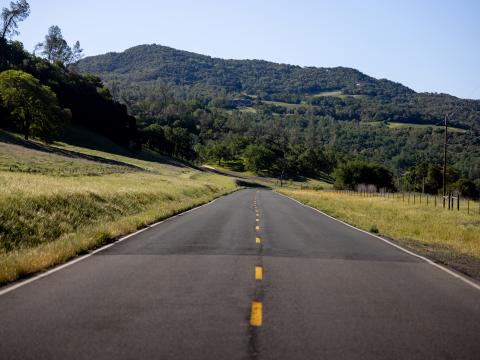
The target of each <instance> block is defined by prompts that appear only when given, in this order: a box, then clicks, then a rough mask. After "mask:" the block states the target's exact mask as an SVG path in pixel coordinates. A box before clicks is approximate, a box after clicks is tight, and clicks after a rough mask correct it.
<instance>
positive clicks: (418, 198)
mask: <svg viewBox="0 0 480 360" xmlns="http://www.w3.org/2000/svg"><path fill="white" fill-rule="evenodd" d="M323 191H325V192H333V193H339V194H348V195H351V196H359V197H365V198H374V197H379V198H385V199H391V200H392V201H399V202H402V203H405V204H406V205H412V206H426V207H432V208H439V209H442V208H443V209H445V211H457V212H463V213H466V214H468V215H480V201H476V200H472V199H469V198H466V197H462V196H461V195H460V194H448V195H446V196H442V195H430V194H424V193H418V192H389V191H386V190H385V189H380V190H378V191H377V189H376V188H375V187H374V186H364V187H358V188H357V190H334V189H332V190H323Z"/></svg>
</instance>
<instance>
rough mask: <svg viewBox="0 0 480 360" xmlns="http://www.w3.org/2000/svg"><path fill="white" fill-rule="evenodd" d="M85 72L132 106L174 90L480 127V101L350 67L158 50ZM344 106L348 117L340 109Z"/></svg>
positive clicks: (97, 62)
mask: <svg viewBox="0 0 480 360" xmlns="http://www.w3.org/2000/svg"><path fill="white" fill-rule="evenodd" d="M78 68H79V70H80V71H82V72H86V73H92V74H95V75H98V76H100V77H101V78H102V80H103V81H105V82H106V83H107V85H109V87H110V89H112V90H113V92H117V93H121V94H122V96H123V97H124V98H125V99H128V100H130V101H131V102H133V103H135V102H138V101H141V99H142V97H144V98H145V97H150V98H151V97H153V98H156V99H158V100H161V96H162V94H157V96H156V95H154V94H152V92H156V91H158V90H159V89H160V88H162V87H167V88H168V89H169V90H170V91H172V92H173V93H174V95H175V96H176V97H177V98H183V99H191V98H195V99H200V100H202V101H206V102H208V101H212V100H214V101H216V102H215V103H216V104H217V105H220V106H221V107H227V108H242V107H246V106H247V107H249V106H252V105H254V104H259V103H261V102H262V101H275V102H277V103H278V102H280V104H277V105H285V104H292V105H312V106H314V107H317V108H319V109H323V110H324V111H323V113H325V114H330V115H333V116H334V117H336V118H338V119H339V120H359V121H366V122H367V121H392V122H401V123H413V124H432V125H435V124H438V123H440V122H442V121H443V118H444V115H445V114H446V113H447V112H452V111H455V112H456V114H455V117H453V118H452V119H451V122H452V124H454V125H455V126H458V127H460V128H464V129H470V128H472V129H477V130H478V129H479V127H480V122H479V113H480V101H476V100H465V99H459V98H456V97H454V96H451V95H448V94H432V93H416V92H415V91H413V90H412V89H410V88H408V87H406V86H404V85H402V84H400V83H396V82H393V81H389V80H386V79H375V78H373V77H371V76H368V75H366V74H363V73H362V72H360V71H359V70H356V69H351V68H345V67H333V68H325V67H300V66H295V65H287V64H277V63H273V62H268V61H264V60H226V59H219V58H214V57H210V56H206V55H200V54H196V53H192V52H187V51H182V50H176V49H173V48H170V47H165V46H161V45H155V44H153V45H140V46H135V47H132V48H130V49H127V50H125V51H124V52H121V53H115V52H111V53H107V54H105V55H98V56H92V57H88V58H85V59H83V60H81V61H80V62H79V64H78ZM281 103H285V104H281ZM287 106H288V105H287ZM338 107H341V108H343V109H345V110H346V111H344V112H343V113H342V112H341V111H336V108H338Z"/></svg>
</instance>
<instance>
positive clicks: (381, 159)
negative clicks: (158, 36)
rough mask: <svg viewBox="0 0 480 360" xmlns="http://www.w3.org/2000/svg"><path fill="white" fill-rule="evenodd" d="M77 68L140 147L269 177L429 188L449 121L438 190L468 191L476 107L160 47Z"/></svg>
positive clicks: (348, 73) (325, 73)
mask: <svg viewBox="0 0 480 360" xmlns="http://www.w3.org/2000/svg"><path fill="white" fill-rule="evenodd" d="M77 67H78V70H79V71H81V72H84V73H91V74H95V75H98V76H99V77H100V78H101V79H102V80H103V81H104V82H105V83H106V84H107V86H108V87H109V88H110V90H111V92H112V95H113V96H114V97H115V98H116V99H117V100H119V101H121V102H123V103H124V104H126V105H127V107H128V108H129V111H130V112H131V113H132V114H133V115H135V116H136V117H137V123H138V125H139V128H140V133H141V136H142V139H143V141H144V143H146V144H147V145H148V146H151V147H152V148H155V149H157V150H159V151H161V152H165V153H167V154H171V155H174V156H178V157H184V158H187V159H188V158H190V159H191V158H200V160H203V161H209V160H211V161H213V160H216V161H218V162H222V161H223V162H226V163H228V162H231V163H238V162H240V163H241V164H243V166H244V167H247V168H249V169H251V170H253V171H256V172H268V173H273V174H276V175H277V176H281V174H283V173H286V175H287V176H294V175H307V176H318V175H319V174H323V173H330V172H332V171H333V169H334V168H335V167H337V166H339V165H340V164H342V163H345V162H346V161H348V160H352V159H358V160H364V161H370V162H372V161H373V162H376V163H380V164H383V165H386V166H388V167H389V168H390V169H391V170H392V171H393V173H394V174H395V175H396V176H400V175H402V174H404V173H405V172H406V171H407V170H408V174H409V175H408V176H409V185H408V186H409V187H410V188H416V189H419V188H420V187H421V186H423V182H424V180H423V179H425V178H428V177H429V176H430V178H431V179H430V180H431V182H432V184H430V185H429V186H430V187H431V188H432V189H433V191H434V192H435V191H436V189H438V188H439V186H440V185H441V179H439V174H441V164H442V156H443V128H442V127H440V126H439V125H441V124H442V123H443V121H444V118H445V115H446V114H449V115H450V116H449V118H448V122H449V125H450V126H451V127H452V128H451V130H452V131H450V133H449V138H448V141H449V153H448V154H449V155H448V160H449V169H450V170H449V172H450V174H449V182H455V181H456V180H458V179H459V177H465V178H469V179H472V180H475V179H477V182H478V185H479V186H480V181H479V180H478V178H479V177H480V101H478V100H464V99H459V98H456V97H454V96H450V95H447V94H431V93H416V92H414V91H413V90H411V89H409V88H408V87H405V86H403V85H401V84H399V83H395V82H392V81H389V80H385V79H381V80H377V79H375V78H373V77H370V76H367V75H365V74H363V73H361V72H360V71H358V70H355V69H349V68H343V67H337V68H314V67H299V66H293V65H285V64H276V63H271V62H267V61H262V60H223V59H217V58H212V57H209V56H204V55H199V54H194V53H191V52H186V51H179V50H175V49H172V48H168V47H164V46H160V45H141V46H136V47H133V48H131V49H128V50H126V51H124V52H122V53H108V54H105V55H99V56H94V57H88V58H85V59H83V60H81V61H80V62H79V63H78V65H77ZM254 155H255V156H254ZM451 165H453V167H452V166H451ZM429 174H430V175H429ZM432 174H436V175H432ZM440 177H441V176H440ZM433 178H435V179H433ZM432 179H433V180H432ZM402 181H403V180H402ZM403 184H405V181H403Z"/></svg>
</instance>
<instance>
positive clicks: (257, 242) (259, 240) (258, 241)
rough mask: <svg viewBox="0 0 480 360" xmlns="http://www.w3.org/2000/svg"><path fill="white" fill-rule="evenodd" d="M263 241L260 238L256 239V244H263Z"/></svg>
mask: <svg viewBox="0 0 480 360" xmlns="http://www.w3.org/2000/svg"><path fill="white" fill-rule="evenodd" d="M261 243H262V239H260V238H259V237H258V236H257V237H256V238H255V244H261Z"/></svg>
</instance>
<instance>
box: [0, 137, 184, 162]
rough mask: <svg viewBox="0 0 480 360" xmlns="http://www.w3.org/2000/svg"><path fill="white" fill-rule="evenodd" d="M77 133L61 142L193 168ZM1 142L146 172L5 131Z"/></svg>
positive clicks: (166, 158)
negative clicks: (25, 138)
mask: <svg viewBox="0 0 480 360" xmlns="http://www.w3.org/2000/svg"><path fill="white" fill-rule="evenodd" d="M75 132H76V133H77V137H70V136H68V137H66V138H62V139H61V141H64V142H66V143H68V144H69V145H73V146H78V147H83V148H88V149H90V150H96V151H103V152H108V153H111V154H114V155H121V156H127V157H130V158H133V159H137V160H143V161H151V162H157V163H160V164H167V165H173V166H177V167H192V166H191V165H189V164H188V163H184V162H182V161H178V160H175V159H171V158H168V157H166V156H162V155H160V154H157V153H154V152H151V153H150V152H146V151H129V150H128V149H125V148H122V147H120V146H119V145H116V144H114V143H111V142H110V141H109V140H108V139H106V138H105V139H103V137H101V136H100V135H97V134H93V133H90V132H88V131H87V130H81V131H78V130H75ZM79 132H80V133H81V134H83V135H84V137H83V139H85V141H83V142H82V139H81V138H80V137H79V136H78V133H79ZM89 135H91V137H93V138H95V139H94V140H93V141H89ZM0 142H3V143H6V144H12V145H18V146H22V147H25V148H27V149H31V150H36V151H40V152H43V153H47V154H54V155H60V156H63V157H67V158H72V159H83V160H88V161H92V162H97V163H101V164H108V165H116V166H121V167H124V168H127V169H129V170H131V171H145V169H143V168H141V167H139V166H136V165H133V164H130V163H126V162H123V161H120V160H113V159H107V158H104V157H102V156H98V155H90V154H84V153H81V152H77V151H74V150H68V149H65V148H62V147H60V146H52V145H49V144H44V143H41V142H38V141H34V140H24V139H22V138H21V137H19V136H16V135H13V134H11V133H9V132H6V131H3V130H0Z"/></svg>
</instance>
